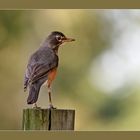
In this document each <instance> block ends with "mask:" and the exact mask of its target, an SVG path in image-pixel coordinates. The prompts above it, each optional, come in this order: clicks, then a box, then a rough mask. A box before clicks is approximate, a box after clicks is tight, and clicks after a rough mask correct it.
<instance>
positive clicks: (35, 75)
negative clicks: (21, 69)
mask: <svg viewBox="0 0 140 140" xmlns="http://www.w3.org/2000/svg"><path fill="white" fill-rule="evenodd" d="M71 41H75V39H72V38H67V37H66V36H65V35H64V34H63V33H61V32H58V31H54V32H52V33H51V34H50V35H49V36H48V37H47V38H46V40H45V41H44V43H43V44H42V45H41V47H40V48H39V49H38V50H37V51H36V52H35V53H33V54H32V55H31V57H30V59H29V61H28V65H27V69H26V73H25V78H24V91H26V89H27V87H28V88H29V95H28V98H27V104H33V107H37V104H36V102H37V100H38V95H39V91H40V88H41V86H42V85H47V88H48V95H49V108H54V107H53V104H52V100H51V84H52V81H53V80H54V79H55V76H56V72H57V67H58V61H59V58H58V48H59V46H60V45H61V44H63V43H64V42H71Z"/></svg>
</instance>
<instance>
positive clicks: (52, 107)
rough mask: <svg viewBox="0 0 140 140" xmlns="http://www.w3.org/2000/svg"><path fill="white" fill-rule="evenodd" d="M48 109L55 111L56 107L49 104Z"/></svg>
mask: <svg viewBox="0 0 140 140" xmlns="http://www.w3.org/2000/svg"><path fill="white" fill-rule="evenodd" d="M48 109H56V107H54V106H53V105H52V104H49V107H48Z"/></svg>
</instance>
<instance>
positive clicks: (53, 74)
mask: <svg viewBox="0 0 140 140" xmlns="http://www.w3.org/2000/svg"><path fill="white" fill-rule="evenodd" d="M56 72H57V68H54V69H52V70H51V71H50V72H49V74H48V84H49V85H50V84H51V82H52V81H53V80H54V79H55V76H56Z"/></svg>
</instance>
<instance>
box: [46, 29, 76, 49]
mask: <svg viewBox="0 0 140 140" xmlns="http://www.w3.org/2000/svg"><path fill="white" fill-rule="evenodd" d="M47 41H48V42H49V43H50V45H51V47H52V48H55V47H58V46H60V45H61V44H63V43H65V42H72V41H75V39H73V38H68V37H66V36H65V35H64V34H63V33H61V32H58V31H54V32H52V33H51V34H50V35H49V36H48V38H47Z"/></svg>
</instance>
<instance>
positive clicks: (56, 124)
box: [22, 108, 75, 130]
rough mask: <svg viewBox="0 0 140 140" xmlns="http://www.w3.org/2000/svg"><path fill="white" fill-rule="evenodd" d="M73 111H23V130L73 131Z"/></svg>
mask: <svg viewBox="0 0 140 140" xmlns="http://www.w3.org/2000/svg"><path fill="white" fill-rule="evenodd" d="M74 120H75V110H64V109H40V108H39V109H23V122H22V129H23V130H74Z"/></svg>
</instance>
